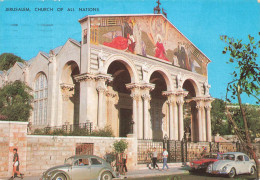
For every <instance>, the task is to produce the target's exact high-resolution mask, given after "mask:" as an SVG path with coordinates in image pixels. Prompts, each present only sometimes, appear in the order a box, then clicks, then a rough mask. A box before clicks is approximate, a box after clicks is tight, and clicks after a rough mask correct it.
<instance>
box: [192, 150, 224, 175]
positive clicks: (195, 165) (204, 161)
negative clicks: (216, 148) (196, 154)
mask: <svg viewBox="0 0 260 180" xmlns="http://www.w3.org/2000/svg"><path fill="white" fill-rule="evenodd" d="M220 155H221V154H220V153H206V154H205V155H204V156H203V157H202V158H201V159H199V160H196V161H191V162H190V170H189V171H190V172H197V171H203V172H206V169H207V167H208V165H209V164H211V163H214V162H216V161H218V160H219V158H220Z"/></svg>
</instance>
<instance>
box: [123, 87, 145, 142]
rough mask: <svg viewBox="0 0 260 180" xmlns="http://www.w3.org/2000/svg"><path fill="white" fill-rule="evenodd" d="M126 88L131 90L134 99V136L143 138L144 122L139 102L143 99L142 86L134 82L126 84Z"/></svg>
mask: <svg viewBox="0 0 260 180" xmlns="http://www.w3.org/2000/svg"><path fill="white" fill-rule="evenodd" d="M126 88H127V89H130V90H131V97H132V99H133V119H132V120H133V122H134V124H133V136H134V137H135V138H138V139H139V138H141V134H142V124H141V123H140V121H141V119H140V118H139V117H138V116H139V112H138V111H139V108H138V102H139V101H141V95H140V86H139V85H137V84H134V83H130V84H126Z"/></svg>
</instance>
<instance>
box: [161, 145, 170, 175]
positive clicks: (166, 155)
mask: <svg viewBox="0 0 260 180" xmlns="http://www.w3.org/2000/svg"><path fill="white" fill-rule="evenodd" d="M162 155H163V168H162V170H164V167H165V166H166V167H167V170H168V169H169V167H168V165H167V158H168V151H167V150H166V148H163V154H162Z"/></svg>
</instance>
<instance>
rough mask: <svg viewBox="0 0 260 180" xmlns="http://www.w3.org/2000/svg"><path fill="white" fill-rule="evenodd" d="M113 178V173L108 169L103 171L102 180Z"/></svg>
mask: <svg viewBox="0 0 260 180" xmlns="http://www.w3.org/2000/svg"><path fill="white" fill-rule="evenodd" d="M111 179H112V174H111V173H110V172H108V171H106V172H104V173H102V175H101V180H111Z"/></svg>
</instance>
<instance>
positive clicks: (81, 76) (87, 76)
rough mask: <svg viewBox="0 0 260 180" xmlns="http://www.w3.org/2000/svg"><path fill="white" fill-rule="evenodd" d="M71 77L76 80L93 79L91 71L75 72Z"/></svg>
mask: <svg viewBox="0 0 260 180" xmlns="http://www.w3.org/2000/svg"><path fill="white" fill-rule="evenodd" d="M73 77H74V79H75V80H76V82H82V81H94V80H95V75H94V74H92V73H83V74H77V75H75V76H73Z"/></svg>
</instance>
